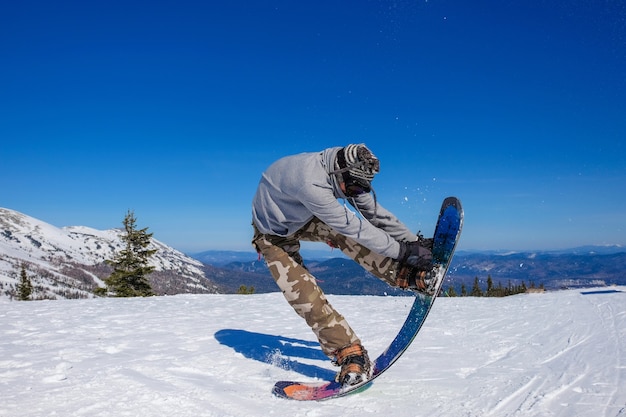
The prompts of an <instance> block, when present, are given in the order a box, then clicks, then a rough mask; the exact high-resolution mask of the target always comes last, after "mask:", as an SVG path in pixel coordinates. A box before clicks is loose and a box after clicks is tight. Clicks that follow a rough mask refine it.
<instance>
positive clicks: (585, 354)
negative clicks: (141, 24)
mask: <svg viewBox="0 0 626 417" xmlns="http://www.w3.org/2000/svg"><path fill="white" fill-rule="evenodd" d="M329 299H330V301H331V302H332V303H333V304H334V305H335V307H336V308H337V309H338V310H339V311H341V312H342V313H343V314H344V315H345V316H346V317H347V318H348V319H349V321H350V323H351V324H352V326H353V327H354V328H355V330H356V331H357V333H358V334H359V335H360V337H361V339H362V341H363V343H364V344H365V346H366V347H367V348H368V350H369V352H370V354H371V355H372V356H376V355H378V354H379V353H380V352H381V351H382V350H383V349H384V348H385V347H386V345H387V343H389V341H391V339H392V338H393V337H394V335H395V333H396V332H397V330H398V329H399V328H400V326H401V324H402V321H403V319H404V317H405V316H406V313H407V312H408V310H409V307H410V302H411V299H410V298H409V297H368V296H333V295H329ZM0 334H1V335H2V337H1V339H0V393H1V394H0V416H3V417H8V416H37V417H41V416H52V415H57V416H90V417H92V416H116V417H117V416H143V417H146V416H167V417H171V416H177V417H185V416H188V417H198V416H220V417H223V416H245V417H250V416H259V417H267V416H281V417H282V416H316V417H323V416H329V417H331V416H332V417H336V416H344V415H358V416H364V415H365V416H368V415H370V416H394V417H405V416H406V417H415V416H429V417H434V416H446V417H449V416H466V417H469V416H495V417H504V416H541V417H545V416H563V417H575V416H589V417H601V416H626V288H625V287H613V288H610V289H608V290H607V288H603V289H597V290H595V291H593V290H567V291H557V292H548V293H544V294H524V295H517V296H512V297H506V298H444V297H440V298H439V299H438V300H437V301H436V303H435V305H434V307H433V310H432V312H431V315H430V316H429V317H428V319H427V321H426V324H425V325H424V328H423V329H422V331H421V332H420V334H419V335H418V336H417V338H416V339H415V341H414V343H413V345H412V346H411V347H410V348H409V349H408V350H407V352H406V353H405V354H404V356H403V357H402V358H400V360H399V361H398V362H397V363H396V364H394V365H393V366H392V367H391V368H390V369H389V370H388V371H387V372H386V373H385V374H384V375H382V376H381V377H380V378H379V379H377V380H376V382H375V383H374V384H373V385H372V387H371V388H370V389H368V390H366V391H364V392H362V393H359V394H356V395H352V396H348V397H345V398H341V399H335V400H329V401H324V402H297V401H290V400H284V399H279V398H276V397H274V396H273V395H272V394H271V392H270V391H271V388H272V386H273V384H274V382H275V381H277V380H281V379H295V380H309V381H312V380H316V378H320V377H321V378H327V377H331V376H332V375H333V374H334V372H335V368H333V367H332V365H331V364H330V362H329V361H328V360H327V359H326V358H325V357H324V356H323V355H322V353H321V351H320V350H319V346H318V344H317V342H316V341H315V338H314V336H313V334H312V332H311V331H310V329H309V328H308V327H307V326H306V325H305V323H304V322H303V321H301V319H300V318H299V317H298V316H296V314H295V313H294V312H293V311H292V310H291V308H290V307H289V306H288V304H287V303H286V302H285V301H284V299H283V297H282V295H281V294H279V293H271V294H257V295H215V294H210V295H177V296H172V297H151V298H133V299H86V300H59V301H31V302H17V301H13V302H9V301H6V300H4V301H1V302H0Z"/></svg>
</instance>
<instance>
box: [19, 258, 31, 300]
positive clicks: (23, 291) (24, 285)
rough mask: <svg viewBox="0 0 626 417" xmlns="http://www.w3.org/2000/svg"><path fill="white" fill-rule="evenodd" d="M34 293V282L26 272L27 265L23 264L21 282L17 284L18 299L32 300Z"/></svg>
mask: <svg viewBox="0 0 626 417" xmlns="http://www.w3.org/2000/svg"><path fill="white" fill-rule="evenodd" d="M32 293H33V284H32V283H31V282H30V278H28V274H26V267H24V264H22V268H21V270H20V283H19V284H18V285H17V299H18V300H20V301H28V300H30V296H31V294H32Z"/></svg>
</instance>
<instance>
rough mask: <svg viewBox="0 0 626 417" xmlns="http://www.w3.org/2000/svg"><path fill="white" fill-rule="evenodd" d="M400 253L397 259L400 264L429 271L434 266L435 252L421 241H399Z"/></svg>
mask: <svg viewBox="0 0 626 417" xmlns="http://www.w3.org/2000/svg"><path fill="white" fill-rule="evenodd" d="M399 243H400V253H399V254H398V258H397V259H396V260H397V261H398V262H400V264H402V265H407V266H410V267H413V268H417V269H419V270H421V271H429V270H430V269H431V268H432V267H433V254H432V252H431V251H430V250H429V249H428V248H425V247H424V246H421V245H420V243H421V242H420V241H419V240H417V241H415V242H399Z"/></svg>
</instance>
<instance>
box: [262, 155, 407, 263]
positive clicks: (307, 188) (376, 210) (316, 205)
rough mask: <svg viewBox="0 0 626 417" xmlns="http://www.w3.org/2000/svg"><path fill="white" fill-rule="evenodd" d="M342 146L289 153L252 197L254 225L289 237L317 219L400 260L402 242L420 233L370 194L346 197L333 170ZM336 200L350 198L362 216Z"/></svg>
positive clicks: (265, 232) (263, 180) (382, 253)
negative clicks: (407, 225)
mask: <svg viewBox="0 0 626 417" xmlns="http://www.w3.org/2000/svg"><path fill="white" fill-rule="evenodd" d="M340 149H341V148H340V147H336V148H329V149H325V150H323V151H321V152H311V153H301V154H298V155H292V156H286V157H284V158H281V159H279V160H278V161H276V162H274V163H273V164H272V165H270V167H269V168H268V169H267V170H266V171H265V172H264V173H263V175H262V177H261V180H260V182H259V187H258V189H257V192H256V194H255V196H254V200H253V201H252V218H253V221H254V224H255V225H256V227H257V228H258V229H259V231H260V232H261V233H263V234H271V235H278V236H290V235H292V234H294V233H295V232H297V231H298V230H299V229H301V228H302V227H303V226H304V225H306V224H307V223H308V222H309V221H311V220H312V219H313V218H314V217H317V218H318V219H320V220H321V221H322V222H324V223H325V224H327V225H328V226H330V227H332V228H333V229H335V230H336V231H337V232H339V233H341V234H343V235H345V236H347V237H349V238H352V239H354V240H356V241H357V242H359V243H360V244H362V245H363V246H365V247H367V248H368V249H370V250H372V251H374V252H376V253H379V254H381V255H383V256H388V257H391V258H397V257H398V253H399V251H400V245H399V244H398V242H399V241H403V240H406V241H414V240H417V236H416V235H415V234H414V233H413V232H411V231H410V230H409V229H408V228H407V227H406V226H405V225H404V224H403V223H402V222H401V221H400V220H398V219H397V218H396V217H395V216H394V215H393V214H392V213H391V212H389V211H387V210H386V209H385V208H383V207H382V206H381V205H380V204H377V203H376V200H375V199H374V197H373V196H372V194H362V195H360V196H358V197H356V198H348V197H346V196H345V195H344V194H343V192H342V191H341V189H340V188H339V184H338V182H337V178H336V176H335V175H334V174H330V173H331V172H332V171H334V170H335V169H336V168H335V157H336V155H337V152H338V151H339V150H340ZM337 199H343V200H344V201H346V200H347V201H348V202H349V203H350V204H351V205H352V206H353V207H355V208H356V209H357V210H358V211H359V212H360V213H361V215H362V217H361V216H359V215H357V214H356V213H355V212H353V211H352V210H350V209H348V207H347V206H346V205H345V203H344V204H341V203H340V202H339V201H338V200H337Z"/></svg>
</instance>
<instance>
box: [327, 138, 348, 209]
mask: <svg viewBox="0 0 626 417" xmlns="http://www.w3.org/2000/svg"><path fill="white" fill-rule="evenodd" d="M341 149H343V148H342V147H340V146H337V147H334V148H328V149H324V150H323V151H322V165H323V166H324V169H325V170H326V173H327V174H328V177H329V178H330V183H331V184H332V186H333V190H334V191H335V195H336V196H338V197H339V198H343V199H347V196H346V195H345V194H344V193H343V192H342V191H341V188H340V187H339V181H338V180H337V175H335V174H333V173H332V172H333V171H335V170H336V169H337V167H336V162H337V153H338V152H339V151H340V150H341Z"/></svg>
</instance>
